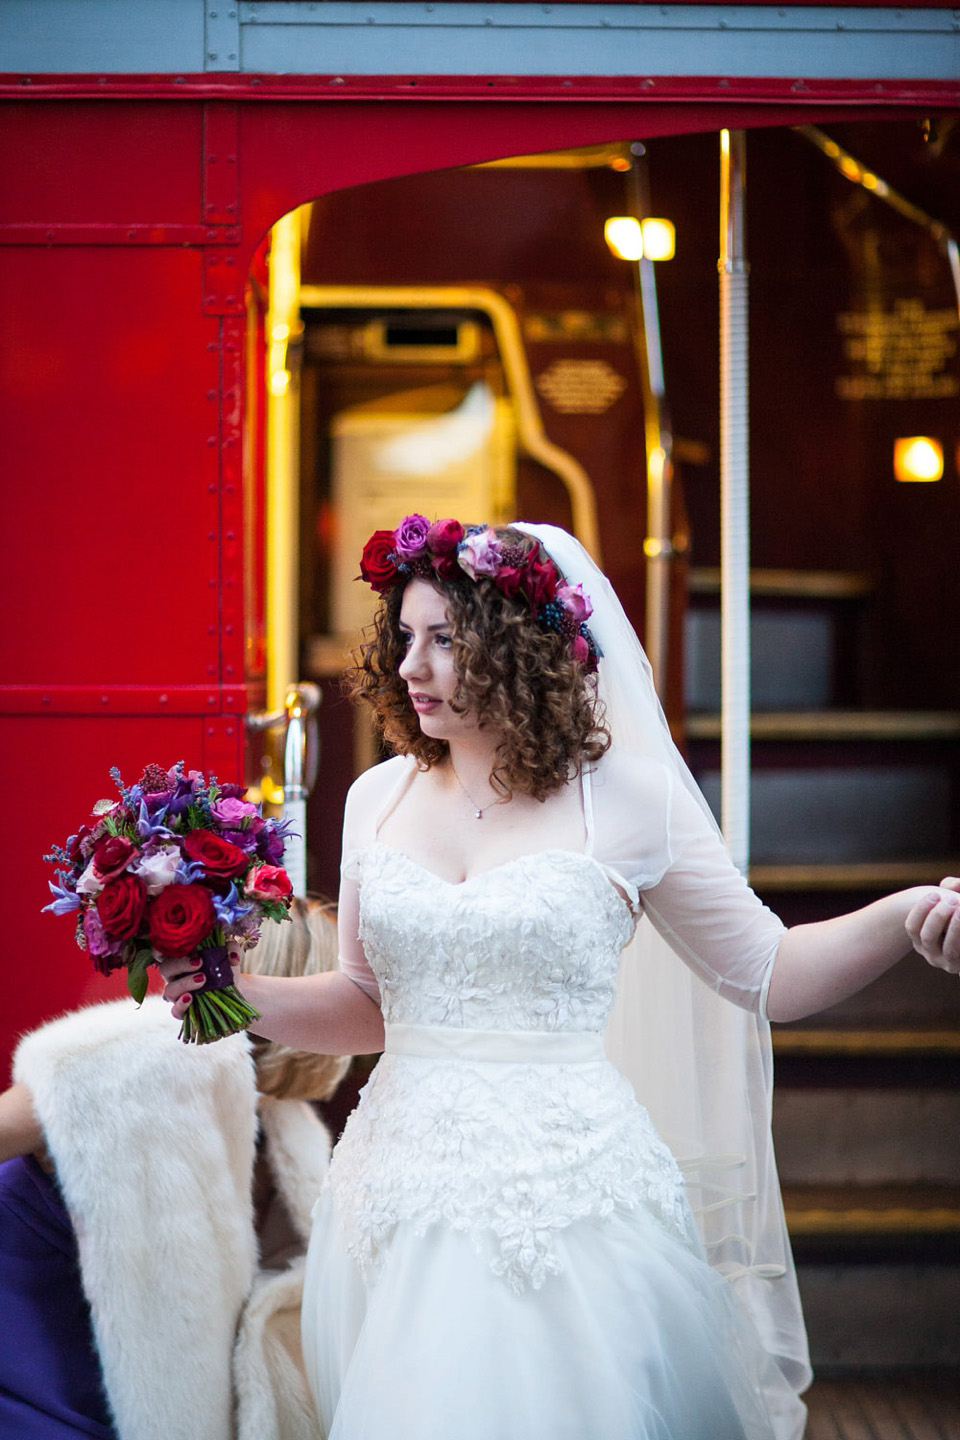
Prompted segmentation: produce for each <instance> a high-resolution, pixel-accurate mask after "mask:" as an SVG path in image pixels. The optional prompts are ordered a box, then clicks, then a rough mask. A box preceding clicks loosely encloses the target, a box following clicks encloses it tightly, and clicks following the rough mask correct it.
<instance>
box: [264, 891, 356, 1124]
mask: <svg viewBox="0 0 960 1440" xmlns="http://www.w3.org/2000/svg"><path fill="white" fill-rule="evenodd" d="M338 949H339V947H338V943H337V913H336V907H335V906H333V905H330V904H328V903H326V902H325V901H323V900H318V899H315V898H313V897H309V898H307V899H306V900H301V899H300V898H299V897H296V896H295V897H294V899H293V902H292V903H291V906H290V919H289V920H265V921H264V924H263V928H262V929H261V931H260V939H259V941H258V942H257V944H256V945H255V946H254V948H253V949H252V950H248V951H247V953H246V954H245V955H244V957H243V969H244V970H245V971H246V972H247V973H248V974H250V975H319V974H322V973H323V972H325V971H328V970H336V968H337V955H338ZM254 1059H255V1061H256V1066H257V1089H258V1090H259V1091H260V1094H261V1095H269V1096H271V1097H272V1098H273V1099H275V1100H326V1099H327V1098H328V1097H329V1096H330V1095H332V1094H333V1092H334V1090H336V1088H337V1086H338V1085H339V1084H340V1081H341V1080H342V1079H343V1077H344V1075H345V1074H346V1072H347V1068H348V1066H349V1064H350V1057H349V1056H341V1055H314V1054H312V1053H311V1052H309V1051H306V1050H291V1049H289V1047H288V1046H286V1045H280V1044H278V1043H277V1041H275V1040H255V1041H254Z"/></svg>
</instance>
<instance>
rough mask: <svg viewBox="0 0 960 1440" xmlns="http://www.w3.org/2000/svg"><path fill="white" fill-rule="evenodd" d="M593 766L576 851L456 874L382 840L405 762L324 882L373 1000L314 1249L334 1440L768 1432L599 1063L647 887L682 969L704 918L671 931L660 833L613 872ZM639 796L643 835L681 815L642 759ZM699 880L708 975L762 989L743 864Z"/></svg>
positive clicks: (671, 1204) (367, 808) (314, 1360)
mask: <svg viewBox="0 0 960 1440" xmlns="http://www.w3.org/2000/svg"><path fill="white" fill-rule="evenodd" d="M612 763H613V762H611V764H612ZM605 765H606V762H601V766H600V767H599V769H598V773H597V775H595V776H594V777H592V778H590V777H588V779H587V781H586V782H585V786H584V806H585V822H586V836H587V840H586V846H585V849H584V851H583V853H580V852H571V851H569V850H545V851H542V852H538V853H536V854H529V855H522V856H520V857H518V858H515V859H512V860H510V861H507V862H506V863H504V864H501V865H499V866H497V867H496V868H494V869H491V870H488V871H486V872H484V873H482V874H478V875H476V876H474V877H472V878H470V879H468V880H467V881H465V882H463V883H462V884H457V885H455V884H451V883H449V882H447V881H445V880H443V879H442V878H440V877H439V876H437V875H435V874H433V873H432V872H431V871H429V870H427V869H424V868H423V867H422V866H421V865H420V864H418V863H417V862H416V861H415V860H413V859H411V858H410V857H409V856H407V855H406V854H404V853H402V852H401V851H400V850H398V849H395V848H392V847H391V846H390V845H387V844H384V843H382V842H381V841H380V840H379V839H378V838H377V832H378V828H379V819H378V817H382V815H383V814H384V813H385V811H390V810H392V809H395V808H396V806H397V804H398V799H402V795H403V794H404V793H405V790H406V788H407V787H408V786H409V784H410V783H411V782H412V781H413V779H414V778H415V775H416V767H415V766H414V765H413V764H412V762H411V761H409V760H405V759H400V760H394V761H390V762H388V763H387V764H385V765H382V766H378V767H376V771H375V772H368V774H367V776H364V777H361V780H360V781H359V782H357V787H355V789H357V790H358V797H357V798H356V799H355V800H354V803H353V814H352V819H351V809H350V807H349V806H348V815H347V818H348V826H347V832H346V833H347V837H348V838H347V843H346V847H345V848H346V862H345V875H346V876H347V880H348V883H352V884H355V885H356V887H357V896H358V915H359V934H360V939H361V941H362V944H363V952H364V954H365V957H366V961H367V962H368V963H369V966H370V970H371V971H372V974H370V973H369V972H368V973H367V975H366V976H364V975H363V974H355V975H354V978H356V979H357V980H358V983H362V984H364V985H365V986H366V988H368V989H370V990H371V993H373V992H374V990H375V989H378V990H379V995H380V999H381V1003H382V1007H383V1013H384V1019H385V1022H386V1037H387V1038H386V1049H385V1053H384V1055H383V1057H382V1059H381V1060H380V1062H379V1063H378V1065H377V1067H376V1069H375V1071H374V1073H373V1075H372V1077H371V1080H370V1082H369V1084H368V1085H367V1087H366V1089H365V1091H364V1093H363V1095H362V1098H361V1101H360V1104H359V1106H358V1108H357V1110H356V1111H355V1112H354V1114H353V1115H352V1116H351V1118H350V1120H349V1122H348V1124H347V1127H346V1130H345V1132H344V1135H343V1138H342V1139H341V1141H340V1143H339V1145H338V1146H337V1148H336V1150H335V1153H334V1158H333V1162H332V1164H331V1168H330V1173H329V1179H328V1183H327V1186H326V1189H325V1191H324V1193H323V1195H322V1197H321V1199H320V1201H319V1202H318V1205H317V1208H316V1211H315V1219H314V1229H313V1237H312V1240H311V1245H310V1251H309V1255H308V1261H307V1273H306V1279H305V1286H304V1296H305V1302H304V1314H303V1336H304V1354H305V1359H306V1364H307V1370H308V1374H309V1376H310V1380H311V1384H312V1386H313V1389H314V1392H315V1395H316V1398H317V1402H318V1406H319V1410H320V1414H321V1417H322V1421H323V1424H324V1428H325V1432H326V1435H327V1437H328V1440H740V1437H749V1440H761V1437H763V1440H770V1437H771V1436H773V1434H774V1430H773V1428H772V1426H771V1420H770V1418H769V1413H768V1408H767V1404H766V1403H765V1402H764V1401H763V1400H762V1399H761V1398H760V1396H761V1393H762V1392H764V1391H765V1392H766V1394H767V1395H768V1396H769V1395H771V1394H776V1393H777V1392H778V1391H779V1390H785V1389H786V1388H787V1387H786V1385H785V1382H784V1381H783V1379H782V1377H781V1376H780V1375H779V1372H778V1371H777V1369H776V1366H775V1365H774V1364H773V1362H772V1361H771V1360H770V1359H769V1358H768V1357H767V1355H766V1352H765V1351H764V1350H763V1348H762V1346H761V1345H760V1343H759V1341H758V1339H757V1337H756V1334H755V1332H754V1331H753V1330H752V1328H751V1326H750V1323H749V1321H748V1320H747V1319H746V1315H745V1312H744V1311H743V1310H742V1307H741V1306H740V1304H739V1302H738V1300H737V1298H736V1296H735V1295H734V1294H733V1292H732V1290H731V1287H730V1286H729V1284H728V1283H727V1281H726V1280H724V1279H723V1278H721V1276H719V1275H718V1274H717V1273H716V1272H715V1271H714V1270H713V1269H711V1267H710V1266H709V1265H708V1264H707V1263H706V1261H705V1260H704V1258H703V1252H702V1249H701V1245H700V1241H699V1239H698V1237H697V1233H696V1230H695V1227H694V1224H693V1219H692V1216H691V1212H690V1209H689V1206H688V1204H687V1200H686V1196H685V1191H684V1183H683V1179H682V1176H681V1174H680V1171H679V1169H678V1167H677V1165H676V1163H675V1161H674V1159H673V1157H672V1155H671V1154H670V1152H669V1150H668V1149H667V1147H666V1146H665V1144H664V1143H663V1141H662V1140H661V1139H660V1137H659V1135H658V1134H657V1132H656V1130H655V1129H654V1127H653V1125H652V1124H651V1122H650V1120H649V1118H648V1116H647V1113H646V1111H645V1110H644V1109H643V1108H642V1107H641V1106H639V1105H638V1104H637V1102H636V1099H635V1098H634V1094H633V1090H632V1088H631V1086H630V1084H629V1083H628V1082H627V1081H626V1080H625V1079H624V1078H623V1077H622V1076H621V1074H620V1073H619V1072H618V1071H617V1070H616V1069H614V1067H613V1066H612V1065H610V1064H609V1063H608V1062H607V1061H606V1060H605V1059H604V1056H603V1048H602V1034H603V1030H604V1025H605V1022H606V1019H607V1015H608V1012H609V1010H610V1007H611V1005H612V1003H613V1000H614V995H615V990H616V982H617V968H618V962H619V957H620V953H621V950H622V948H623V946H624V945H625V943H626V942H627V941H628V939H629V938H630V936H631V933H632V930H633V927H634V924H635V915H636V911H637V909H638V908H639V907H640V904H641V903H642V902H641V899H640V893H639V892H640V891H646V896H645V900H646V906H647V908H648V913H650V914H652V915H656V917H657V921H658V923H659V924H660V925H662V926H663V927H664V928H665V929H669V930H670V931H671V933H673V934H678V935H681V936H683V940H682V943H683V944H684V945H685V946H686V948H687V949H689V950H690V951H691V954H690V955H688V956H687V957H686V958H688V959H689V960H690V963H691V964H696V965H698V966H699V967H701V968H702V967H706V966H709V965H710V964H711V963H712V962H711V958H710V956H709V955H706V957H705V956H704V954H702V953H700V954H699V958H694V956H693V951H694V949H697V948H699V950H702V949H704V947H698V946H697V935H696V933H695V932H696V930H697V925H698V923H700V922H698V918H697V913H695V914H694V915H693V917H692V919H691V921H690V924H689V926H688V927H687V933H686V934H684V931H683V927H682V925H681V928H680V930H679V931H677V929H676V924H675V923H674V919H673V912H674V910H675V909H677V908H678V907H679V909H680V910H684V909H685V908H689V905H688V904H685V902H688V901H689V893H688V892H689V888H690V871H689V867H686V868H685V864H684V860H683V856H682V855H681V856H678V855H666V854H660V855H659V856H658V855H657V854H656V853H655V852H656V850H657V847H658V846H660V847H661V848H662V844H663V842H662V841H661V840H654V841H651V845H650V847H648V849H647V852H646V854H645V855H641V854H640V852H639V851H637V853H636V854H635V855H634V856H633V859H632V860H630V861H629V863H628V859H627V857H626V854H625V853H614V852H615V851H617V844H616V842H615V838H614V837H613V836H612V834H611V830H610V826H609V825H604V824H603V823H602V821H603V816H604V805H605V804H607V805H609V804H610V803H612V802H613V801H614V800H615V801H616V803H617V806H618V808H619V807H620V806H621V804H622V801H623V785H622V784H621V783H620V781H619V779H618V777H617V776H616V774H611V773H610V771H609V769H607V770H605V769H604V766H605ZM371 776H373V778H371ZM642 785H643V791H644V793H643V794H642V795H636V796H634V797H633V800H634V802H637V803H639V804H640V805H641V807H645V808H646V812H647V814H648V816H649V828H650V833H651V834H652V835H654V836H656V835H657V834H659V835H660V836H663V835H665V834H666V833H667V831H666V827H665V826H664V823H663V819H664V817H663V814H662V813H661V812H662V810H663V807H665V806H671V805H676V804H681V805H683V804H684V803H685V801H684V800H683V797H677V796H675V795H673V794H672V793H671V785H670V780H669V777H664V775H663V773H662V771H659V770H657V769H656V768H655V767H653V766H652V765H651V766H650V767H648V773H647V774H646V776H645V778H644V780H643V782H642ZM643 813H644V810H643V809H641V810H640V811H639V812H638V811H636V810H634V824H633V827H632V829H633V831H636V829H637V828H638V815H642V814H643ZM640 828H644V827H643V826H641V827H640ZM674 829H675V831H676V827H674ZM694 829H695V830H696V831H697V834H696V836H695V837H694V838H693V839H692V840H691V845H692V846H693V847H694V848H695V847H696V845H698V844H699V843H700V841H701V839H702V835H701V834H700V832H701V831H702V826H700V825H699V824H695V825H694ZM623 833H624V834H625V833H626V832H625V831H624V832H623ZM711 844H713V842H712V841H711ZM621 848H622V847H621ZM634 848H636V847H635V846H634ZM641 849H642V847H641ZM686 849H687V850H688V851H689V849H690V847H689V846H688V847H686ZM701 860H702V857H701ZM718 863H720V864H721V870H722V869H723V866H724V865H726V869H727V870H730V869H732V867H729V864H728V862H725V861H724V862H722V863H721V862H718ZM733 873H734V875H735V872H733ZM671 877H672V878H671ZM721 879H722V884H721V883H720V880H721ZM638 880H642V881H644V882H645V883H643V884H640V885H638V883H637V882H638ZM718 887H719V888H718V889H717V890H715V892H714V894H713V908H712V921H710V920H709V918H708V917H709V914H710V907H708V906H704V905H702V904H701V906H700V909H699V912H698V913H699V915H700V920H701V921H702V923H703V927H704V931H705V933H706V932H707V931H709V930H710V927H711V924H712V925H713V926H717V925H719V929H720V931H721V932H722V933H723V934H724V935H725V936H726V937H727V939H728V940H729V939H730V935H731V932H732V931H735V932H736V934H735V939H734V944H733V947H732V948H733V950H734V951H735V953H736V955H737V957H738V960H739V962H740V963H741V969H740V971H738V972H737V973H736V974H734V975H733V978H732V980H731V979H729V976H728V982H729V983H731V984H732V985H733V987H734V988H735V989H736V988H738V987H741V986H744V985H745V984H746V980H745V968H747V967H748V966H749V964H750V963H753V964H754V969H755V971H756V976H755V988H756V990H757V991H758V992H759V991H760V989H762V985H763V983H764V982H763V978H762V977H763V975H764V974H765V973H766V969H767V968H768V966H767V961H766V959H764V960H762V961H761V959H760V957H762V956H765V957H767V958H769V955H770V952H771V945H772V947H773V949H774V950H775V948H776V942H777V940H778V939H779V935H780V934H781V933H782V927H781V926H780V924H779V922H778V921H776V919H775V917H772V916H770V914H769V912H768V911H766V910H763V908H762V907H761V906H760V904H759V902H758V901H756V899H755V897H753V896H752V895H750V892H749V891H747V890H746V887H745V886H744V885H743V882H742V881H740V879H739V876H737V877H736V879H735V880H734V879H732V878H731V877H730V876H729V875H727V874H726V873H724V874H723V875H722V877H720V879H718ZM724 887H725V889H724ZM733 892H735V893H736V896H738V897H740V898H737V899H735V901H734V900H731V895H732V893H733ZM625 896H626V897H627V898H626V899H625V898H624V897H625ZM747 896H749V899H746V898H745V897H747ZM739 910H743V911H744V918H743V923H742V925H740V922H739V920H738V921H737V922H736V924H735V923H734V920H733V918H732V917H733V913H734V912H736V911H739ZM718 917H719V919H718ZM676 923H677V924H679V923H680V922H679V921H677V922H676ZM738 926H740V928H737V927H738ZM744 927H745V929H744ZM747 932H750V933H751V935H752V937H753V938H752V942H751V945H750V946H747V947H745V945H744V943H743V936H744V934H746V933H747ZM678 943H681V942H679V941H678ZM705 948H706V949H707V950H709V946H706V947H705ZM745 948H746V949H747V950H750V951H752V954H753V956H754V961H753V962H751V961H750V956H749V955H748V954H745ZM678 963H679V962H678ZM346 968H348V972H349V968H350V967H349V966H348V967H346ZM734 968H735V967H733V966H731V967H730V971H731V973H732V972H733V970H734ZM719 983H727V982H721V981H718V984H719ZM785 1403H786V1402H785ZM794 1403H795V1402H794Z"/></svg>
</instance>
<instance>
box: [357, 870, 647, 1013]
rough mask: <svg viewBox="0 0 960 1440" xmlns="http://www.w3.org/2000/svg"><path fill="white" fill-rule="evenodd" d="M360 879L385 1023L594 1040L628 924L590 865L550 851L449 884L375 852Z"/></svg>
mask: <svg viewBox="0 0 960 1440" xmlns="http://www.w3.org/2000/svg"><path fill="white" fill-rule="evenodd" d="M362 873H363V883H362V888H361V896H360V939H361V940H362V942H363V948H364V952H365V954H366V956H367V959H368V960H369V962H370V965H371V967H372V969H373V971H374V974H375V975H376V977H377V980H378V982H379V985H380V996H381V1004H382V1008H383V1018H384V1020H385V1021H386V1022H387V1023H388V1024H390V1023H393V1022H404V1023H413V1024H421V1025H456V1026H459V1027H463V1028H467V1029H477V1030H567V1029H569V1030H593V1031H596V1032H597V1033H600V1032H601V1031H602V1030H603V1027H604V1025H605V1024H606V1019H607V1015H608V1013H609V1010H610V1007H611V1005H612V1004H613V1001H614V996H615V993H616V982H617V965H618V961H619V957H620V951H621V950H622V949H623V947H624V945H625V944H626V943H627V940H628V939H629V938H630V934H631V931H632V929H633V920H632V916H631V914H630V911H629V909H628V908H627V906H626V904H625V903H624V901H623V900H622V899H621V897H620V896H619V895H618V893H617V891H616V890H615V889H614V888H613V886H612V885H611V883H610V880H609V878H608V877H607V875H606V874H605V873H604V870H603V868H602V866H601V865H600V864H598V863H597V861H595V860H592V859H591V858H589V857H587V856H584V855H577V854H573V853H571V852H568V851H563V850H550V851H545V852H541V853H539V854H536V855H524V856H521V857H520V858H519V859H517V860H514V861H511V862H508V863H507V864H505V865H498V866H497V867H496V869H494V870H488V871H486V872H485V873H483V874H480V875H477V876H474V877H473V878H472V879H470V880H465V881H464V882H463V883H462V884H459V885H451V884H449V883H448V882H446V881H444V880H442V879H440V878H439V877H438V876H436V875H433V874H432V873H431V872H430V871H429V870H424V868H423V867H422V866H421V865H418V864H417V863H416V862H415V861H413V860H411V859H409V858H408V857H407V856H406V855H404V854H402V853H401V852H399V851H397V850H392V849H391V848H390V847H388V846H386V845H382V844H379V843H377V844H374V845H373V846H371V847H370V849H369V851H368V852H367V854H366V855H365V856H364V858H363V872H362Z"/></svg>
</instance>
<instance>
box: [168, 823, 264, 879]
mask: <svg viewBox="0 0 960 1440" xmlns="http://www.w3.org/2000/svg"><path fill="white" fill-rule="evenodd" d="M183 848H184V851H185V853H186V854H187V855H188V856H189V857H190V859H191V860H195V861H196V862H197V863H198V864H199V865H202V866H203V868H204V870H206V872H207V874H208V875H219V876H222V877H223V878H224V879H225V880H232V879H233V877H234V876H236V875H240V874H242V873H243V871H244V870H246V869H247V868H248V866H249V864H250V856H249V855H248V854H247V852H246V851H245V850H241V849H240V846H239V845H234V844H233V843H232V842H231V841H229V840H222V839H221V838H220V836H219V835H215V834H214V833H213V831H212V830H191V831H190V833H189V835H187V836H186V837H185V839H184V842H183Z"/></svg>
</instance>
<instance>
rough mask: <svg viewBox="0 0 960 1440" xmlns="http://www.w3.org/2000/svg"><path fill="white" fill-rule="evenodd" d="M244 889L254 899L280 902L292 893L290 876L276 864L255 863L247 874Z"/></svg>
mask: <svg viewBox="0 0 960 1440" xmlns="http://www.w3.org/2000/svg"><path fill="white" fill-rule="evenodd" d="M244 890H245V892H246V894H247V895H249V896H251V897H252V898H253V899H254V900H279V901H281V903H283V902H285V901H287V900H288V899H289V898H290V896H291V895H292V894H293V886H292V885H291V883H290V876H289V875H288V874H287V872H286V870H283V869H281V868H280V866H278V865H257V866H256V867H255V868H254V869H253V870H251V871H250V874H249V875H248V876H247V883H246V885H245V886H244Z"/></svg>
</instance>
